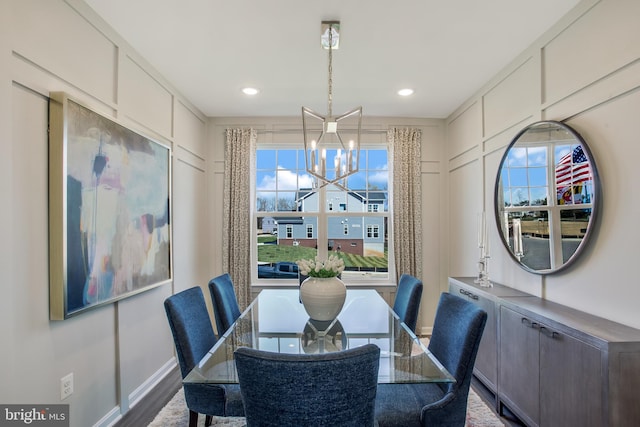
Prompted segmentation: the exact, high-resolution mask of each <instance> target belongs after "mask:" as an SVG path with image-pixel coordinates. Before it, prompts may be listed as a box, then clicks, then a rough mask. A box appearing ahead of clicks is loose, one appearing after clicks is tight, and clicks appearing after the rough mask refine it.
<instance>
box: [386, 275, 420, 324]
mask: <svg viewBox="0 0 640 427" xmlns="http://www.w3.org/2000/svg"><path fill="white" fill-rule="evenodd" d="M420 298H422V282H421V281H420V280H419V279H418V278H416V277H413V276H412V275H410V274H403V275H402V276H400V280H399V281H398V289H397V291H396V299H395V302H394V303H393V311H395V312H396V314H397V315H398V317H399V318H400V320H402V321H403V322H404V323H405V324H406V325H407V326H408V327H409V329H411V330H412V331H413V332H415V331H416V323H417V322H418V312H419V311H420Z"/></svg>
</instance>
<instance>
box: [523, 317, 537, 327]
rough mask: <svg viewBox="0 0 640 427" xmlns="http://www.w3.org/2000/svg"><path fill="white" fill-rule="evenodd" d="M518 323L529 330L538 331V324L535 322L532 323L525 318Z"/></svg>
mask: <svg viewBox="0 0 640 427" xmlns="http://www.w3.org/2000/svg"><path fill="white" fill-rule="evenodd" d="M520 321H521V322H522V323H524V324H525V325H526V326H527V327H529V328H531V329H538V324H537V323H536V322H532V321H531V320H529V319H527V318H526V317H523V318H522V319H521V320H520Z"/></svg>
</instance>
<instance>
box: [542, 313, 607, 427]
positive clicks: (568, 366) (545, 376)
mask: <svg viewBox="0 0 640 427" xmlns="http://www.w3.org/2000/svg"><path fill="white" fill-rule="evenodd" d="M602 387H603V384H602V362H601V353H600V350H598V349H597V348H595V347H593V346H591V345H589V344H586V343H584V342H582V341H579V340H577V339H575V338H572V337H570V336H568V335H566V334H563V333H558V332H556V331H553V330H552V329H550V328H549V327H547V326H544V325H542V326H541V328H540V425H541V426H545V427H546V426H558V427H565V426H571V425H572V426H584V427H589V426H594V427H595V426H602V425H605V424H604V422H603V418H602V417H603V412H602Z"/></svg>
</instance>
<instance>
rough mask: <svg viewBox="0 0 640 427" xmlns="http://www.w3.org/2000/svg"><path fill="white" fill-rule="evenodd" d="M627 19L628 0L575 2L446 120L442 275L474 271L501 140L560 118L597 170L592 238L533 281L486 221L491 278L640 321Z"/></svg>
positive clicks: (634, 40)
mask: <svg viewBox="0 0 640 427" xmlns="http://www.w3.org/2000/svg"><path fill="white" fill-rule="evenodd" d="M638 16H640V2H638V1H636V0H601V1H598V0H587V1H584V2H582V3H580V4H579V5H578V7H577V8H576V9H575V10H574V11H572V13H570V14H569V15H568V16H566V17H565V18H564V19H563V20H562V21H561V22H560V23H559V24H558V25H556V26H555V27H554V28H553V29H551V30H550V31H549V32H548V33H547V34H545V35H544V36H543V37H541V38H540V39H539V40H537V41H536V42H535V43H534V44H533V45H532V46H531V48H530V49H528V50H527V51H525V52H524V53H523V54H522V55H520V56H519V57H518V58H517V59H516V60H515V61H514V62H513V63H512V64H511V65H510V66H508V67H507V68H506V69H505V70H503V71H502V72H501V73H500V74H499V75H497V76H496V77H495V78H494V79H492V81H490V82H488V83H487V85H486V86H485V87H483V88H482V90H480V91H479V92H478V93H477V94H476V96H474V97H473V98H472V99H470V100H468V101H467V102H466V103H465V104H464V105H462V106H461V107H460V108H459V109H458V111H456V112H455V113H454V114H452V115H451V116H450V117H449V119H448V120H447V149H448V155H447V156H448V157H447V158H448V165H449V169H448V181H449V190H448V193H449V194H450V195H451V200H450V202H449V209H450V214H449V218H451V223H450V224H449V225H448V227H449V237H450V247H449V250H448V256H447V258H448V259H449V274H450V275H452V276H472V275H475V274H476V264H475V261H476V256H477V255H476V249H475V248H474V246H475V239H476V237H475V236H476V234H475V232H476V225H475V224H476V223H475V215H476V214H477V212H479V211H481V208H480V207H481V206H484V207H485V209H486V210H487V212H490V213H491V218H492V219H493V197H494V196H493V191H494V183H495V177H496V173H497V170H498V166H499V163H500V160H501V158H502V155H503V154H504V151H505V149H506V146H507V145H508V144H509V142H510V141H511V139H512V138H513V137H514V136H515V135H516V133H517V132H518V131H519V130H520V129H522V128H523V127H525V126H526V125H527V124H529V123H532V122H534V121H537V120H543V119H546V120H561V121H566V123H568V124H569V125H571V126H573V127H574V128H575V129H576V130H577V131H578V132H579V133H580V134H581V135H582V136H583V137H584V138H585V140H586V141H587V143H588V144H589V146H590V148H591V150H592V151H593V154H594V157H595V161H596V164H597V167H598V170H599V173H600V178H601V181H602V188H603V198H602V200H603V207H602V215H601V216H600V218H599V220H598V221H599V224H598V227H597V229H596V234H595V236H594V238H593V240H591V242H590V245H589V248H588V249H587V250H586V251H585V252H583V253H582V255H581V257H580V259H578V261H577V262H576V263H575V264H574V265H573V266H572V267H571V268H569V269H568V270H566V271H563V272H561V273H559V274H554V275H549V276H540V275H535V274H531V273H528V272H525V271H524V270H523V269H521V268H520V267H518V266H517V265H516V264H515V263H514V262H513V261H512V260H511V259H510V258H509V256H508V254H507V252H506V250H505V249H504V247H503V246H502V245H501V244H500V242H499V236H498V234H497V228H496V226H495V223H494V222H490V224H491V229H490V239H491V241H492V242H493V245H492V247H493V250H492V258H491V260H490V265H489V273H490V277H491V278H492V279H494V280H495V281H497V282H499V283H503V284H506V285H508V286H513V287H515V288H518V289H520V290H523V291H526V292H529V293H532V294H535V295H539V296H542V297H544V298H547V299H549V300H552V301H555V302H558V303H561V304H565V305H568V306H571V307H574V308H577V309H579V310H583V311H586V312H589V313H593V314H596V315H599V316H602V317H605V318H609V319H612V320H615V321H618V322H621V323H624V324H627V325H631V326H634V327H637V328H640V317H639V316H638V314H637V313H638V308H637V301H640V287H638V286H637V283H638V278H637V272H636V271H635V265H637V262H638V261H637V257H638V254H640V251H639V250H638V246H637V245H638V243H639V242H640V231H638V229H637V227H634V225H633V224H634V223H635V219H636V218H637V216H638V214H640V199H638V198H637V197H635V196H634V195H635V193H636V181H637V179H636V177H637V176H638V173H637V158H638V155H639V154H640V144H638V135H639V134H640V133H639V132H640V120H638V119H639V116H638V112H639V111H640V90H638V89H639V88H640V61H639V58H640V26H638V25H637V22H636V21H637V19H636V18H637V17H638ZM454 195H455V197H454ZM460 224H463V225H460Z"/></svg>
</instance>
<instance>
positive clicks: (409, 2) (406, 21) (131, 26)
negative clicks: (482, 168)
mask: <svg viewBox="0 0 640 427" xmlns="http://www.w3.org/2000/svg"><path fill="white" fill-rule="evenodd" d="M86 2H87V3H88V4H89V5H90V6H91V7H92V8H93V9H94V10H95V11H96V12H97V13H98V14H99V15H101V16H102V18H103V19H104V20H105V21H107V22H108V23H109V24H110V25H111V26H112V27H113V28H114V29H115V30H116V31H117V32H118V33H119V34H120V35H121V36H123V37H124V38H125V39H126V40H127V41H128V42H129V43H130V44H131V45H132V46H133V47H134V49H136V50H137V51H138V52H139V53H140V54H141V55H142V56H143V57H145V58H146V60H147V61H149V63H151V64H152V65H153V66H154V67H155V68H156V69H157V70H158V71H159V72H160V73H161V74H162V75H163V76H164V77H165V78H166V79H168V80H169V81H170V82H171V83H172V84H173V85H174V86H175V87H176V88H177V89H178V90H179V91H180V92H181V93H182V94H183V95H184V96H186V97H187V98H188V99H189V100H190V101H191V102H192V103H193V104H194V105H195V106H196V107H198V108H199V109H200V110H201V111H202V112H203V113H204V114H206V115H207V116H210V117H229V116H297V115H300V112H301V111H300V110H301V107H302V106H303V105H304V106H306V107H309V108H312V109H314V110H316V111H318V112H320V113H325V112H326V111H327V90H328V83H327V79H328V71H327V68H328V52H327V51H326V50H324V49H322V48H321V46H320V25H321V22H322V21H323V20H339V21H340V22H341V29H340V49H339V50H337V51H334V57H333V112H334V113H335V114H340V113H343V112H345V111H347V110H350V109H352V108H354V107H357V106H360V105H361V106H362V107H363V114H364V115H365V116H393V117H429V118H444V117H447V116H448V115H449V114H450V113H451V112H453V110H454V109H455V108H456V107H458V106H459V105H460V104H462V103H463V102H464V101H465V100H467V99H468V98H469V97H470V96H472V95H473V94H474V93H475V92H476V91H477V90H478V89H480V87H481V86H482V85H483V84H484V83H486V82H487V81H488V80H489V79H490V78H491V77H493V76H494V75H495V74H496V73H497V72H498V71H500V70H501V69H502V68H503V67H504V66H506V65H507V64H508V63H509V62H510V61H511V60H512V59H514V58H515V57H516V56H517V55H518V54H519V53H521V52H522V51H523V50H524V49H526V48H527V47H528V46H529V45H530V44H531V43H532V42H533V41H535V40H536V39H537V38H538V37H539V36H540V35H541V34H543V33H544V32H545V31H546V30H547V29H549V28H550V27H551V26H552V25H553V24H554V23H555V22H557V21H558V20H559V19H560V18H561V17H562V16H563V15H565V14H566V13H567V12H568V11H569V10H570V9H571V8H572V7H574V6H575V5H576V4H577V3H578V2H579V0H326V1H311V0H269V1H267V0H86ZM245 86H253V87H257V88H259V89H260V93H259V94H258V95H257V96H254V97H248V96H247V95H244V94H243V93H242V92H241V91H240V90H241V88H243V87H245ZM404 87H411V88H413V89H414V90H415V94H414V95H413V96H411V97H408V98H401V97H400V96H398V95H397V94H396V92H397V91H398V90H399V89H401V88H404Z"/></svg>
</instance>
